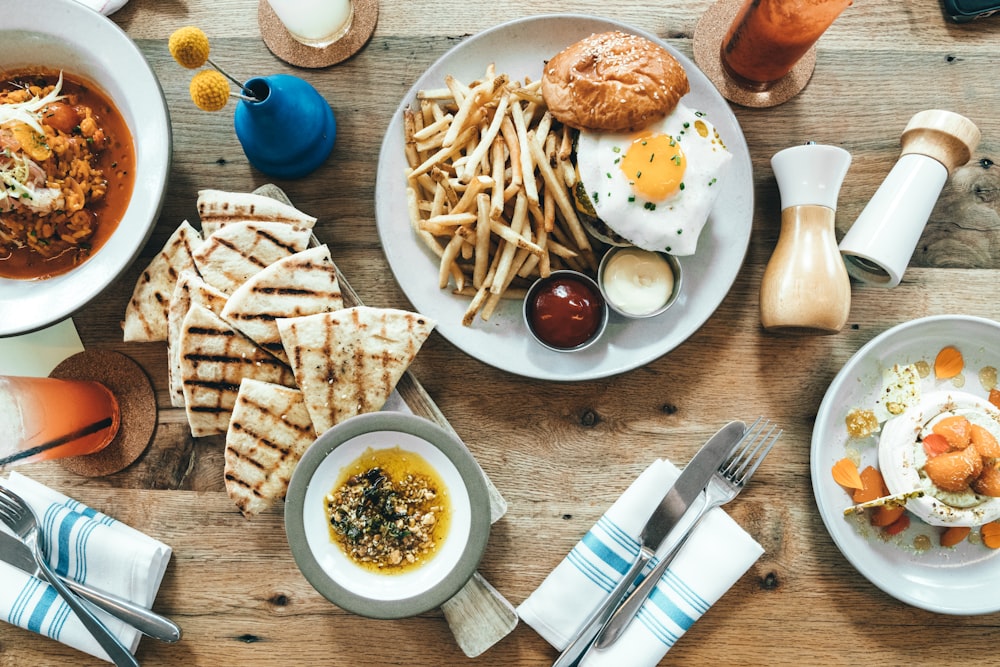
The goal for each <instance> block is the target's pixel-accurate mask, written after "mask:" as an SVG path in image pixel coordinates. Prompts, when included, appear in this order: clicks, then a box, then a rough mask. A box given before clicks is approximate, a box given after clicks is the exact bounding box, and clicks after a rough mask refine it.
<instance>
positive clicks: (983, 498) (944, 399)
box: [878, 391, 1000, 527]
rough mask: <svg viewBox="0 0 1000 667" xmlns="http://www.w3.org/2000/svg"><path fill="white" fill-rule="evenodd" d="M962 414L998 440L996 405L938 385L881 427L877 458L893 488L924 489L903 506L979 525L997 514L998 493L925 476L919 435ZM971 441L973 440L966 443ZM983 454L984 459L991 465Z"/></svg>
mask: <svg viewBox="0 0 1000 667" xmlns="http://www.w3.org/2000/svg"><path fill="white" fill-rule="evenodd" d="M956 415H961V416H963V417H965V418H966V419H968V421H969V422H970V423H971V424H977V425H979V426H981V427H982V428H984V429H985V430H986V431H988V432H989V433H990V434H991V435H992V436H993V437H994V438H996V439H997V440H1000V410H998V409H997V407H996V406H994V405H993V404H992V403H990V402H989V401H987V400H986V399H983V398H980V397H978V396H974V395H972V394H968V393H965V392H961V391H937V392H932V393H928V394H926V395H924V396H923V397H921V399H920V401H919V402H918V403H917V404H916V405H913V406H911V407H909V408H908V409H906V410H905V411H904V412H903V413H902V414H901V415H899V416H898V417H895V418H893V419H890V420H889V421H887V422H886V423H885V425H884V426H883V428H882V434H881V437H880V438H879V445H878V462H879V469H880V471H881V473H882V477H883V478H884V479H885V484H886V486H887V487H888V488H889V492H890V493H891V494H894V495H895V494H901V493H909V492H911V491H915V490H922V491H923V492H924V495H923V496H922V497H920V498H915V499H912V500H909V501H908V502H907V503H906V509H907V510H909V511H910V512H912V513H913V514H914V515H915V516H917V517H918V518H920V519H921V520H923V521H924V522H926V523H928V524H931V525H935V526H972V527H974V526H980V525H982V524H984V523H988V522H990V521H994V520H996V519H1000V497H991V496H987V495H982V494H979V493H976V492H975V491H973V490H972V488H971V487H969V488H966V489H964V490H960V491H954V490H952V491H949V490H945V489H942V488H940V487H939V486H937V485H936V484H935V483H934V482H933V481H932V480H931V479H930V477H929V476H928V474H927V471H926V470H925V466H926V464H927V461H928V456H927V453H926V452H925V450H924V446H923V439H924V438H925V437H926V436H927V435H929V434H931V433H932V429H933V427H934V425H935V424H936V423H938V422H939V421H941V420H943V419H946V418H948V417H953V416H956ZM969 446H970V447H971V445H969ZM991 464H992V461H991V460H987V461H985V462H984V465H991Z"/></svg>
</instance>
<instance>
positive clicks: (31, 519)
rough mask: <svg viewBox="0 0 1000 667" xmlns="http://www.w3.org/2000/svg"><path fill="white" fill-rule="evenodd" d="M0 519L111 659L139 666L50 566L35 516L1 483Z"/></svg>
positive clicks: (124, 664) (135, 666) (121, 665)
mask: <svg viewBox="0 0 1000 667" xmlns="http://www.w3.org/2000/svg"><path fill="white" fill-rule="evenodd" d="M0 521H3V522H4V523H5V524H7V526H9V527H10V529H11V530H13V531H14V533H15V534H16V535H17V536H18V537H20V538H21V540H22V541H24V543H25V544H27V545H28V546H29V547H31V551H32V553H34V554H35V561H36V562H37V563H38V566H39V567H40V568H41V570H42V574H43V575H45V578H46V579H47V580H48V582H49V583H50V584H52V587H53V588H55V589H56V592H58V593H59V595H60V596H61V597H62V599H63V600H65V601H66V604H68V605H69V606H70V608H71V609H72V610H73V611H74V612H76V615H77V617H79V619H80V622H82V623H83V625H84V627H86V628H87V630H89V631H90V634H92V635H93V636H94V639H96V640H97V642H98V643H99V644H100V645H101V648H103V649H104V650H105V651H106V652H107V654H108V656H109V657H110V658H111V660H112V662H114V663H115V665H117V666H118V667H125V666H129V667H139V662H138V661H137V660H136V659H135V656H133V655H132V654H131V653H130V652H129V650H128V649H127V648H125V646H123V645H122V643H121V642H120V641H119V640H118V638H117V637H115V636H114V635H113V634H111V631H110V630H108V628H107V626H105V625H104V624H103V623H101V621H100V619H98V618H97V617H96V616H94V614H93V613H91V611H90V610H89V609H87V607H86V606H84V604H83V601H82V600H80V598H78V597H76V595H74V594H73V593H72V592H71V591H70V590H69V588H68V587H67V586H66V584H64V583H63V582H62V580H61V579H59V577H58V576H57V575H56V573H55V572H53V571H52V568H51V567H49V564H48V562H47V561H46V559H45V554H44V553H43V552H42V544H41V539H42V531H41V528H40V527H39V525H38V518H37V517H36V516H35V513H34V511H33V510H32V509H31V507H29V506H28V504H27V503H26V502H24V499H23V498H21V496H19V495H17V494H16V493H14V492H13V491H11V490H10V489H8V488H7V487H5V486H3V485H0Z"/></svg>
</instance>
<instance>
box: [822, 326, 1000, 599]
mask: <svg viewBox="0 0 1000 667" xmlns="http://www.w3.org/2000/svg"><path fill="white" fill-rule="evenodd" d="M946 345H954V346H955V347H957V348H958V349H959V350H960V351H961V352H962V356H963V357H964V359H965V370H964V371H963V376H964V382H965V384H964V386H963V387H962V391H966V392H968V393H970V394H975V395H977V396H983V397H985V396H986V395H987V394H988V393H989V392H988V391H987V390H986V389H984V388H983V386H982V384H981V383H980V381H979V370H980V369H982V368H984V367H986V366H992V367H994V368H998V369H1000V323H997V322H993V321H992V320H987V319H982V318H978V317H969V316H962V315H940V316H934V317H926V318H922V319H917V320H913V321H910V322H906V323H904V324H900V325H898V326H895V327H893V328H892V329H889V330H888V331H886V332H884V333H882V334H880V335H879V336H877V337H876V338H874V339H873V340H872V341H870V342H869V343H868V344H867V345H865V346H864V347H862V348H861V349H860V350H859V351H858V352H857V353H856V354H855V355H854V356H853V357H851V359H850V361H848V362H847V364H845V365H844V367H843V368H842V369H841V371H840V372H839V373H838V374H837V376H836V377H835V378H834V380H833V382H832V383H831V384H830V388H829V389H828V390H827V392H826V396H824V398H823V402H822V403H821V404H820V407H819V413H818V414H817V415H816V425H815V427H814V428H813V435H812V447H811V450H810V468H811V473H812V485H813V492H814V494H815V496H816V504H817V505H818V506H819V511H820V514H821V515H822V517H823V523H825V524H826V529H827V530H828V531H829V532H830V536H831V537H832V538H833V541H834V542H835V543H836V544H837V547H838V548H839V549H840V550H841V552H843V554H844V556H845V557H846V558H847V560H849V561H850V562H851V564H852V565H853V566H854V567H855V568H856V569H857V570H858V572H860V573H861V574H863V575H864V576H865V577H867V579H868V580H869V581H871V582H872V583H873V584H875V585H876V586H878V587H879V588H881V589H882V590H883V591H885V592H886V593H888V594H889V595H891V596H893V597H894V598H896V599H898V600H901V601H902V602H906V603H907V604H911V605H913V606H915V607H920V608H922V609H927V610H930V611H935V612H939V613H943V614H987V613H991V612H995V611H998V610H1000V596H998V595H997V594H996V591H997V590H1000V550H994V549H989V548H987V547H986V546H984V545H982V544H972V543H969V542H968V541H966V542H963V543H961V544H960V545H958V546H957V547H954V548H950V549H949V548H943V547H941V546H939V545H938V536H939V534H940V532H941V530H942V529H941V528H935V527H930V526H927V525H926V524H925V523H923V522H922V521H920V520H919V519H917V518H915V517H913V516H912V515H911V519H912V521H911V525H910V528H908V529H907V530H906V531H904V532H903V533H902V534H901V535H899V536H897V537H894V538H885V537H882V536H880V535H879V534H878V533H877V532H876V530H875V529H861V528H859V525H863V523H862V524H859V523H856V522H855V521H852V520H849V519H847V518H845V517H844V514H843V511H844V509H845V508H847V507H849V506H850V505H851V501H850V498H849V496H848V495H847V493H846V492H845V491H844V489H842V488H841V487H840V486H839V485H838V484H837V483H836V482H834V481H833V474H832V473H831V469H832V468H833V464H834V462H836V461H837V460H839V459H841V458H843V457H844V456H846V453H847V447H848V436H847V427H846V425H845V422H844V420H845V418H846V416H847V413H848V412H850V411H851V410H852V409H854V408H868V409H871V408H872V407H873V406H874V404H875V399H876V397H877V396H878V395H879V393H880V392H881V389H882V369H884V368H892V367H893V365H895V364H900V365H906V364H910V363H915V362H917V361H920V360H924V361H926V362H928V363H929V364H931V366H932V367H933V364H934V358H935V357H936V356H937V353H938V351H940V350H941V348H943V347H945V346H946ZM954 387H955V385H954V384H953V383H952V382H951V381H950V380H946V381H942V380H936V379H935V378H934V373H933V371H931V373H930V376H929V377H927V378H924V379H923V381H922V384H921V391H922V392H923V393H927V392H929V391H932V390H934V389H935V388H939V389H943V388H954ZM851 446H852V448H853V450H855V451H858V452H860V453H861V455H862V460H861V467H862V468H863V467H865V466H867V465H873V466H875V467H878V459H877V450H876V448H875V446H874V439H873V442H872V443H870V444H869V445H868V446H864V445H861V446H854V445H851ZM920 534H923V535H928V536H930V537H931V544H932V546H931V548H930V549H928V550H926V551H918V550H916V549H914V548H913V546H912V544H913V539H914V537H916V536H917V535H920Z"/></svg>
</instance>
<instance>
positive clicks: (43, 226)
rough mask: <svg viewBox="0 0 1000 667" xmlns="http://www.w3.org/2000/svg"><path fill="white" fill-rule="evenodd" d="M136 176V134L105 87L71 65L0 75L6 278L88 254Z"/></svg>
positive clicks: (31, 275) (46, 273)
mask: <svg viewBox="0 0 1000 667" xmlns="http://www.w3.org/2000/svg"><path fill="white" fill-rule="evenodd" d="M60 74H61V75H62V81H61V82H60ZM39 129H40V130H42V132H41V133H40V132H39V131H38V130H39ZM134 184H135V147H134V142H133V140H132V135H131V133H130V132H129V129H128V127H127V126H126V124H125V120H124V119H123V118H122V115H121V113H120V112H119V111H118V109H117V108H116V107H115V105H114V103H112V101H111V100H110V98H109V97H108V96H106V95H105V94H104V93H103V92H102V91H100V90H99V89H97V88H96V87H95V86H94V85H93V84H91V83H90V82H88V81H86V80H84V79H82V78H81V77H78V76H75V75H73V74H67V73H66V72H62V73H60V72H58V71H48V70H39V69H33V70H23V71H17V72H7V73H4V74H0V276H3V277H6V278H16V279H38V278H48V277H51V276H54V275H58V274H61V273H65V272H66V271H69V270H70V269H72V268H73V267H75V266H78V265H79V264H81V263H82V262H84V261H85V260H86V259H87V258H88V257H90V256H91V255H93V254H94V253H95V252H97V250H99V249H100V247H101V246H102V245H104V243H105V242H106V241H107V240H108V238H110V236H111V234H112V233H113V232H114V230H115V228H116V227H117V226H118V223H119V222H120V221H121V219H122V217H123V216H124V214H125V209H126V208H127V207H128V203H129V200H130V199H131V197H132V189H133V186H134Z"/></svg>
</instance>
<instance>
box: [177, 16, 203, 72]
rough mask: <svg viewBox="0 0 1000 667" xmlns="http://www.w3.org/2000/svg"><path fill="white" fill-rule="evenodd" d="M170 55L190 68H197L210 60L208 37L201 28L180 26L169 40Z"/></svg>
mask: <svg viewBox="0 0 1000 667" xmlns="http://www.w3.org/2000/svg"><path fill="white" fill-rule="evenodd" d="M167 45H168V46H169V47H170V55H172V56H173V57H174V60H176V61H177V62H179V63H180V64H181V65H183V66H184V67H187V68H188V69H196V68H198V67H201V66H202V65H204V64H205V62H206V61H207V60H208V37H206V36H205V33H204V32H202V31H201V29H200V28H196V27H194V26H187V27H185V28H178V29H177V30H175V31H174V33H173V34H172V35H170V41H168V42H167Z"/></svg>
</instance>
